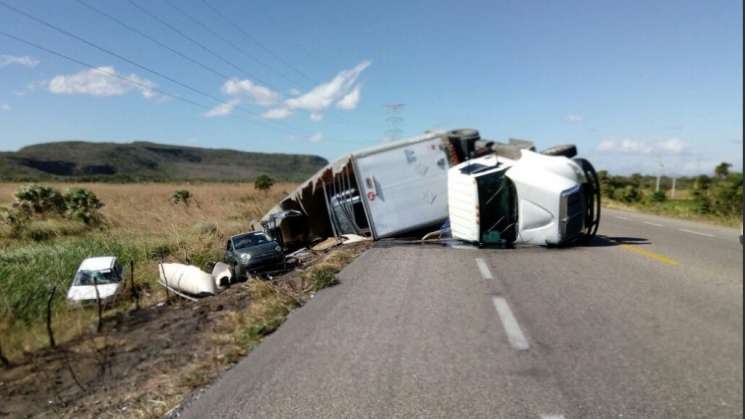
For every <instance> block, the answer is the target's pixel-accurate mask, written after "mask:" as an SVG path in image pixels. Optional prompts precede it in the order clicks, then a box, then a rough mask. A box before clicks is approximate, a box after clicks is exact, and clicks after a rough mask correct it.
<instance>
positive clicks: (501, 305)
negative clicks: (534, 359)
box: [492, 297, 530, 351]
mask: <svg viewBox="0 0 745 419" xmlns="http://www.w3.org/2000/svg"><path fill="white" fill-rule="evenodd" d="M492 301H493V302H494V308H495V309H497V314H498V315H499V320H501V321H502V327H504V331H505V332H506V333H507V340H509V341H510V345H512V347H513V348H515V349H517V350H518V351H527V350H528V349H530V345H529V344H528V339H527V338H526V337H525V335H524V334H523V331H522V329H520V325H519V324H517V320H516V319H515V316H514V315H513V314H512V310H511V309H510V306H509V304H507V300H505V299H504V298H502V297H493V298H492Z"/></svg>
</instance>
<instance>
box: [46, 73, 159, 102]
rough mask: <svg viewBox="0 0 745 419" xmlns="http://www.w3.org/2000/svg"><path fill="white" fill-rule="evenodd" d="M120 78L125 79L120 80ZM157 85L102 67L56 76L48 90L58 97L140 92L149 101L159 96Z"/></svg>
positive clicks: (49, 84) (50, 81)
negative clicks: (155, 89)
mask: <svg viewBox="0 0 745 419" xmlns="http://www.w3.org/2000/svg"><path fill="white" fill-rule="evenodd" d="M118 77H123V78H124V79H120V78H118ZM155 87H156V84H155V83H153V82H152V81H150V80H147V79H143V78H141V77H139V76H137V75H136V74H130V75H128V76H125V75H123V74H120V73H117V72H116V69H114V67H112V66H101V67H97V68H95V69H90V70H83V71H81V72H79V73H74V74H67V75H65V74H61V75H58V76H55V77H54V78H52V79H51V80H49V82H48V83H47V88H48V90H49V91H50V92H51V93H53V94H58V95H88V96H122V95H126V94H127V93H131V92H138V93H140V94H141V95H142V96H143V97H145V98H147V99H152V98H156V97H158V96H159V95H158V94H157V93H156V92H155V91H154V90H153V88H155Z"/></svg>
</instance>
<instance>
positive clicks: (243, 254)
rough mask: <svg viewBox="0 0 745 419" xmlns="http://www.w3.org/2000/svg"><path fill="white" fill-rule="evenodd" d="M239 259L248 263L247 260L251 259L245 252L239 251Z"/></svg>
mask: <svg viewBox="0 0 745 419" xmlns="http://www.w3.org/2000/svg"><path fill="white" fill-rule="evenodd" d="M240 259H241V262H243V263H248V261H249V260H251V255H249V254H247V253H241V256H240Z"/></svg>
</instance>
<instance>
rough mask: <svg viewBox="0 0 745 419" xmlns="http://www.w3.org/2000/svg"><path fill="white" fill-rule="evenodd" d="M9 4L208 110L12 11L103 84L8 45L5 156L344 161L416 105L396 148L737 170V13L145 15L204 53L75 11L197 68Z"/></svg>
mask: <svg viewBox="0 0 745 419" xmlns="http://www.w3.org/2000/svg"><path fill="white" fill-rule="evenodd" d="M0 1H1V2H3V3H7V4H9V5H11V6H13V7H17V8H19V9H22V10H24V11H26V12H28V13H30V14H32V15H33V16H36V17H38V18H40V19H42V20H44V21H47V22H49V23H51V24H54V25H57V26H59V27H61V28H63V29H65V30H68V31H70V32H72V33H74V34H76V35H78V36H80V37H82V38H84V39H86V40H88V41H90V42H93V43H95V44H97V45H99V46H101V47H104V48H108V49H110V50H111V51H113V52H115V53H117V54H119V55H121V56H124V57H126V58H128V59H130V60H132V61H134V62H136V63H138V64H141V65H143V66H145V67H147V68H149V69H152V70H155V71H157V72H159V73H162V74H164V75H166V76H167V77H169V78H171V79H173V80H176V81H178V82H181V83H183V84H185V85H188V86H189V87H191V88H193V89H195V90H198V91H200V92H202V93H205V94H206V95H207V96H209V97H206V96H201V95H199V94H197V93H195V92H194V91H192V90H189V89H187V88H185V87H183V86H180V85H178V84H174V83H172V82H171V81H169V80H166V79H164V78H161V77H159V76H158V75H156V74H153V73H150V72H148V71H146V70H144V69H143V68H140V67H138V66H136V65H132V64H130V63H127V62H125V61H122V60H120V59H118V58H116V57H113V56H110V55H107V54H105V53H103V52H102V51H100V50H97V49H95V48H93V47H91V46H89V45H85V44H84V43H81V42H80V41H77V40H74V39H71V38H68V37H66V36H65V35H62V34H60V33H58V32H55V31H54V30H52V29H50V28H48V27H45V26H43V25H41V24H39V23H37V22H34V21H32V20H29V19H27V18H25V17H23V16H20V15H18V14H16V13H14V12H11V11H10V10H8V9H7V8H4V7H2V6H1V5H0V31H4V32H7V33H9V34H11V35H13V36H16V37H19V38H22V39H25V40H27V41H31V42H33V43H37V44H39V45H42V46H44V47H46V48H49V49H52V50H54V51H58V52H61V53H63V54H65V55H68V56H70V57H73V58H75V59H77V60H80V61H83V62H86V63H88V64H90V65H93V66H95V67H96V68H98V70H91V69H89V68H87V67H83V66H81V65H79V64H75V63H72V62H69V61H66V60H65V59H63V58H60V57H57V56H54V55H52V54H49V53H47V52H44V51H40V50H38V49H35V48H33V47H31V46H28V45H25V44H23V43H20V42H18V41H16V40H12V39H9V38H7V37H5V36H3V35H0V138H1V140H0V141H1V142H0V150H15V149H18V148H19V147H22V146H24V145H28V144H32V143H37V142H46V141H57V140H65V139H85V140H91V141H118V142H123V141H131V140H151V141H156V142H164V143H174V144H186V145H196V146H205V147H224V148H236V149H241V150H253V151H268V152H298V153H313V154H319V155H322V156H324V157H326V158H329V159H332V158H335V157H337V156H339V155H341V154H343V153H345V152H349V151H352V150H354V149H356V148H360V147H364V146H369V145H373V144H376V143H379V142H381V141H383V140H384V139H385V137H386V131H387V130H390V129H391V128H392V127H391V124H390V122H387V121H386V117H387V116H389V115H388V114H387V111H386V107H385V105H386V104H391V103H403V104H405V106H404V107H403V108H402V109H401V110H400V112H399V113H398V115H399V116H400V117H401V118H402V121H401V123H400V126H399V127H400V129H401V131H402V135H403V136H413V135H417V134H419V133H421V132H423V131H424V130H426V129H449V128H459V127H473V128H477V129H479V130H480V131H481V133H482V136H484V137H486V138H491V139H497V140H505V139H507V138H509V137H515V138H526V139H531V140H533V141H535V142H536V144H537V146H538V148H543V147H548V146H551V145H555V144H559V143H575V144H577V145H578V147H579V150H580V154H582V155H584V156H587V157H589V158H590V159H591V160H592V161H593V162H594V163H595V165H596V166H597V167H600V168H607V169H609V170H611V171H612V172H617V173H630V172H634V171H642V172H648V173H653V172H656V171H657V170H658V167H659V166H660V165H662V166H664V168H665V169H664V170H665V172H666V173H668V174H690V173H694V172H697V171H701V172H704V171H710V169H711V168H712V167H713V166H714V165H715V164H716V163H718V162H719V161H729V162H732V163H734V164H735V166H736V167H737V168H741V167H742V112H743V101H742V88H743V86H742V80H743V73H742V63H743V61H742V2H741V1H738V0H727V1H707V2H701V1H653V2H647V1H638V2H613V1H585V2H580V1H564V2H555V1H530V2H525V1H493V0H492V1H464V2H453V1H434V0H431V1H405V2H400V1H368V2H348V1H338V0H321V1H315V2H305V1H295V2H287V1H283V2H278V1H268V0H260V1H251V2H245V1H227V0H225V1H218V0H207V4H205V3H204V2H203V1H202V0H185V1H175V0H171V1H170V3H169V2H165V1H147V2H146V1H143V0H133V2H134V3H135V4H136V5H139V6H140V7H142V8H144V9H146V10H147V11H148V12H149V13H151V14H152V15H155V16H157V17H158V18H160V19H161V20H162V21H164V22H166V23H167V24H169V25H171V26H172V27H174V28H176V29H177V30H179V31H181V32H182V33H183V34H186V35H187V36H188V37H190V38H191V39H193V40H196V41H197V42H199V43H200V44H201V45H203V46H204V47H206V49H203V48H202V47H200V46H199V45H197V44H195V43H193V42H191V41H189V40H188V39H185V38H184V37H183V36H182V35H179V34H178V33H176V32H174V31H173V30H172V29H169V28H168V27H167V26H165V25H164V24H163V23H161V22H159V21H157V20H155V19H153V18H152V17H150V16H148V15H146V14H145V13H143V12H142V11H141V10H139V9H138V8H137V7H136V6H135V5H133V4H131V3H129V2H127V1H124V0H122V1H95V2H93V0H81V1H84V2H85V3H88V4H91V5H94V6H95V7H96V8H98V9H99V10H101V11H103V12H105V13H108V14H109V15H112V16H115V17H116V18H118V19H119V20H121V21H122V22H124V23H126V24H127V25H130V26H131V27H134V28H136V29H137V30H139V31H141V32H143V33H146V34H147V35H149V36H151V37H153V38H156V39H157V40H158V41H160V42H161V43H162V44H164V45H167V46H168V47H170V48H172V49H174V50H177V51H179V52H181V53H182V54H184V55H187V56H188V57H189V58H190V59H191V60H187V59H184V58H183V57H180V56H179V55H177V54H174V53H173V52H171V51H169V50H167V49H165V48H163V47H162V46H159V45H157V44H155V43H153V42H152V41H150V40H147V39H145V38H143V37H140V36H139V35H137V34H136V33H133V32H131V31H129V30H127V29H125V28H123V27H122V26H120V25H119V24H117V23H115V22H114V21H112V20H110V19H108V18H106V17H103V16H101V15H99V14H97V13H95V12H94V11H92V10H90V9H89V8H86V7H85V6H84V5H83V4H81V3H79V2H78V1H74V0H61V1H19V0H0ZM173 5H175V6H176V7H177V8H178V9H176V8H174V7H173ZM209 6H212V7H214V8H215V9H217V10H218V11H219V12H220V13H222V14H224V15H225V16H227V17H228V18H229V19H230V21H232V22H234V23H236V24H237V25H238V26H239V28H240V30H238V29H236V28H235V27H234V26H231V24H230V23H228V22H226V20H224V19H223V17H221V16H220V15H218V14H216V13H215V12H214V11H213V10H211V9H210V7H209ZM181 12H186V14H188V15H189V16H191V17H193V18H196V19H197V21H198V22H199V23H201V24H202V25H204V26H200V25H199V24H198V23H196V22H195V21H193V20H190V18H189V17H188V16H186V15H184V14H182V13H181ZM247 35H248V36H250V37H251V38H248V37H247ZM226 40H227V41H226ZM257 41H258V43H257ZM195 62H197V63H199V64H195ZM204 67H209V70H208V69H205V68H204ZM114 74H116V75H117V76H119V77H121V78H116V77H114V76H113V75H114ZM224 76H227V79H226V78H225V77H224ZM122 78H123V79H126V81H125V80H122ZM161 92H166V93H168V94H172V95H178V96H180V97H183V98H185V99H187V100H189V101H192V102H196V103H197V104H198V105H199V107H198V106H195V105H192V104H189V103H184V102H182V101H180V100H177V99H173V98H170V97H168V96H165V95H163V94H162V93H161Z"/></svg>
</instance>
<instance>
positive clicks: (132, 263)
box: [129, 260, 140, 310]
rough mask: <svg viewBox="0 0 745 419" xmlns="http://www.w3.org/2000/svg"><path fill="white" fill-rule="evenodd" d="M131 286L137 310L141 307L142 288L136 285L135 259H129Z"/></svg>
mask: <svg viewBox="0 0 745 419" xmlns="http://www.w3.org/2000/svg"><path fill="white" fill-rule="evenodd" d="M129 287H130V290H131V292H132V298H133V299H134V300H135V310H139V309H140V290H138V289H137V287H136V286H135V261H134V260H130V261H129Z"/></svg>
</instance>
